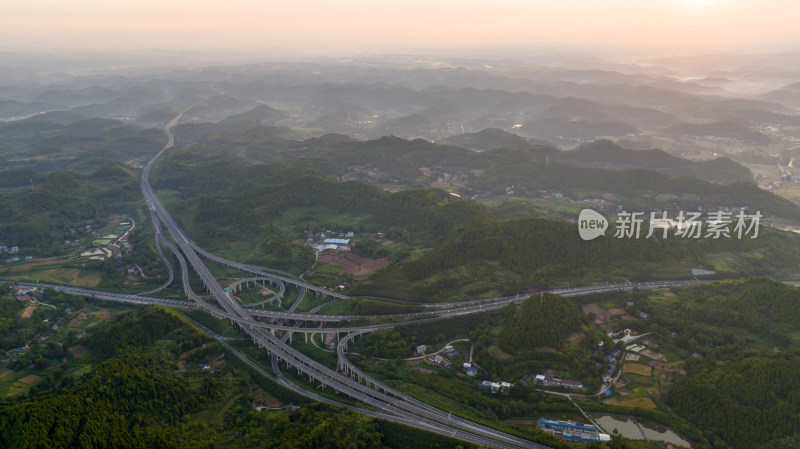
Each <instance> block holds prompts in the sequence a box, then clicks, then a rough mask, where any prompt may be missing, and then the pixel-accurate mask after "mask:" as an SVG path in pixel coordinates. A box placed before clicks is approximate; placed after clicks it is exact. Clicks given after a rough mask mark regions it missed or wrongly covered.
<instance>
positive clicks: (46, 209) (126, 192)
mask: <svg viewBox="0 0 800 449" xmlns="http://www.w3.org/2000/svg"><path fill="white" fill-rule="evenodd" d="M6 173H7V172H5V171H0V178H3V177H4V175H5V174H6ZM8 174H9V177H10V178H12V179H18V180H22V179H24V178H27V177H30V178H28V179H27V180H26V181H24V184H25V186H26V187H27V188H25V189H24V190H22V191H20V192H17V193H14V194H10V195H7V196H2V197H0V239H2V243H3V244H13V245H19V246H24V247H38V248H42V249H46V250H50V249H51V247H53V246H54V245H60V243H61V242H62V241H63V240H64V238H69V236H70V232H69V231H70V228H74V227H76V226H77V224H78V223H82V222H87V221H97V220H100V219H105V217H106V215H107V214H108V213H109V212H112V211H113V212H116V213H123V212H126V211H130V210H131V208H132V205H133V203H135V202H137V201H140V198H141V191H139V187H138V177H137V175H136V173H135V172H133V171H131V170H129V169H127V168H125V167H122V166H120V165H116V164H114V165H105V166H103V167H101V168H99V169H97V170H96V171H95V172H94V173H91V174H89V175H83V174H78V173H75V172H71V171H57V172H53V173H50V174H44V173H42V172H38V171H33V170H10V171H9V172H8ZM59 247H60V246H59Z"/></svg>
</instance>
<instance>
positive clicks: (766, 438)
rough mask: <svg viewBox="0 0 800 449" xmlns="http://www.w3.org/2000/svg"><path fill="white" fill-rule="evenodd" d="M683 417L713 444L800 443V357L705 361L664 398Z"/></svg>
mask: <svg viewBox="0 0 800 449" xmlns="http://www.w3.org/2000/svg"><path fill="white" fill-rule="evenodd" d="M665 399H666V401H667V403H668V404H670V405H671V406H672V407H674V408H675V409H677V411H678V412H679V413H681V414H682V415H683V416H684V417H686V418H688V419H689V420H691V421H692V422H693V423H696V424H697V425H698V426H700V427H702V428H705V429H707V430H706V433H707V434H708V435H713V436H714V437H713V438H709V439H710V440H711V441H712V444H713V446H714V447H715V448H728V447H730V448H737V449H759V448H769V449H794V448H797V447H800V446H798V445H800V420H798V419H797V416H798V414H800V360H798V359H797V355H796V354H795V355H793V356H763V357H751V358H746V359H743V360H740V361H737V362H735V363H731V364H727V365H725V366H723V367H715V366H713V362H712V363H708V364H707V365H706V367H705V368H704V369H699V370H696V371H694V372H693V373H692V374H691V375H689V376H687V377H686V378H683V379H681V380H680V381H678V382H677V383H676V384H675V385H673V386H672V387H671V388H670V390H669V392H668V394H667V395H666V397H665Z"/></svg>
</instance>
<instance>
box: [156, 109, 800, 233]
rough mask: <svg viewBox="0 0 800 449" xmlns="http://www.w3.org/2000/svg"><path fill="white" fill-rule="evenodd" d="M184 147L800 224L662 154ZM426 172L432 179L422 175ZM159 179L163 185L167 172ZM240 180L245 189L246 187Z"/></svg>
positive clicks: (285, 144) (371, 175)
mask: <svg viewBox="0 0 800 449" xmlns="http://www.w3.org/2000/svg"><path fill="white" fill-rule="evenodd" d="M184 126H187V127H188V126H190V125H184ZM192 126H194V125H192ZM212 129H213V127H212ZM189 134H192V133H189ZM194 134H197V132H195V133H194ZM186 142H187V143H189V142H200V143H198V144H196V145H191V146H188V147H187V148H185V149H183V150H182V153H181V154H178V155H176V156H175V159H173V160H172V161H171V162H170V164H169V165H170V166H177V168H178V169H180V168H181V167H180V165H181V164H183V165H184V166H185V165H187V164H188V165H192V166H202V165H208V164H209V162H210V161H214V160H218V159H220V158H223V159H227V160H234V161H238V164H237V163H234V164H233V166H232V167H227V168H228V171H229V172H238V173H242V172H244V171H245V169H244V167H246V166H248V165H250V164H252V163H253V162H256V163H275V162H281V163H283V164H288V165H292V166H294V167H298V168H310V169H313V170H317V171H319V172H323V173H327V174H329V175H334V176H336V177H350V178H351V179H359V180H363V181H366V182H370V183H377V184H380V185H398V186H403V187H406V188H408V187H412V188H413V187H427V186H429V185H430V183H431V182H432V181H435V180H436V176H439V175H440V174H441V173H450V174H458V175H463V176H466V177H467V184H466V187H464V188H463V189H461V188H458V189H456V191H457V192H458V193H461V194H464V195H470V196H472V195H474V194H491V195H505V194H506V193H507V192H508V188H509V187H511V186H513V188H514V189H513V190H514V192H515V194H516V195H517V196H522V197H539V196H540V195H541V193H542V191H546V192H560V193H563V194H565V195H568V196H569V197H571V198H573V199H575V200H579V199H584V198H598V197H601V196H603V195H605V196H608V195H611V196H612V197H613V198H614V202H618V203H620V204H624V205H625V207H627V208H628V209H630V210H652V209H654V208H660V209H663V210H679V209H685V210H695V209H697V207H698V206H702V207H703V208H705V209H710V208H716V207H720V206H728V207H742V206H749V207H751V208H754V207H758V208H759V209H760V210H761V211H762V212H763V213H765V214H766V215H768V216H778V217H782V218H786V219H791V220H795V221H797V220H800V207H798V206H797V205H795V204H793V203H792V202H791V201H788V200H786V199H783V198H781V197H779V196H777V195H775V194H773V193H771V192H767V191H764V190H762V189H759V188H758V187H757V186H756V185H755V184H754V183H752V182H751V178H750V174H749V171H748V170H747V169H746V168H744V167H742V166H741V165H739V164H738V163H736V162H733V161H731V160H729V159H717V160H712V161H699V162H697V161H687V160H685V159H680V158H677V157H674V156H671V155H669V154H667V153H665V152H663V151H633V150H625V149H623V148H620V147H619V146H617V145H616V144H614V143H612V142H609V141H597V142H592V143H588V144H586V145H584V146H583V147H581V148H579V149H578V150H577V151H571V152H561V151H559V150H557V149H555V148H553V147H550V146H546V145H537V144H529V145H513V146H511V147H503V148H496V149H492V150H489V151H483V152H476V151H471V150H467V149H464V148H460V147H457V146H453V145H440V144H434V143H431V142H428V141H425V140H422V139H415V140H405V139H401V138H397V137H391V136H390V137H382V138H380V139H377V140H372V141H366V142H360V141H354V140H352V139H348V138H346V137H343V136H323V137H321V138H315V139H309V140H306V141H301V142H298V141H294V140H290V139H287V138H282V137H281V135H280V133H279V134H271V133H270V132H269V131H268V130H265V129H249V130H237V131H212V130H206V131H205V133H202V132H201V133H200V136H199V137H197V138H195V139H191V138H188V139H187V140H186ZM211 148H213V149H214V150H211ZM223 154H224V155H225V156H221V155H223ZM195 161H196V162H195ZM236 165H240V167H236ZM422 167H425V168H428V169H430V170H431V173H432V175H430V176H426V175H424V174H423V173H422V172H421V168H422ZM609 167H613V168H614V169H610V168H609ZM248 170H250V169H249V168H248ZM179 171H180V170H179ZM162 173H163V174H164V175H165V177H167V176H166V175H168V174H169V170H167V169H164V171H163V172H162ZM216 174H218V173H216ZM231 174H232V173H230V174H228V175H227V176H230V175H231ZM223 176H226V175H223ZM206 179H207V178H206ZM245 179H246V180H245V183H246V184H249V183H250V182H251V181H250V180H249V179H247V178H245ZM213 182H216V181H213ZM213 193H215V194H219V193H224V192H213ZM666 194H668V195H666Z"/></svg>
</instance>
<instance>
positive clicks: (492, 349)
mask: <svg viewBox="0 0 800 449" xmlns="http://www.w3.org/2000/svg"><path fill="white" fill-rule="evenodd" d="M488 351H489V355H490V356H492V357H494V358H495V359H497V360H508V359H510V358H512V357H513V356H512V355H511V354H509V353H507V352H505V351H503V350H502V349H500V347H499V346H497V345H491V346H489V348H488Z"/></svg>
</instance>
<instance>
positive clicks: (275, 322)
mask: <svg viewBox="0 0 800 449" xmlns="http://www.w3.org/2000/svg"><path fill="white" fill-rule="evenodd" d="M182 115H183V114H182V113H181V114H179V115H178V116H176V117H175V118H173V119H172V120H171V121H170V122H169V123H168V124H167V125H166V126H165V128H164V131H165V132H166V134H167V136H168V142H167V144H166V145H165V146H164V148H163V149H162V150H161V151H160V152H159V153H158V154H156V155H155V156H154V157H153V158H152V159H151V160H150V161H149V162H148V163H147V165H146V166H145V167H144V169H143V170H142V175H141V188H142V193H143V195H144V198H145V200H146V202H147V207H148V209H149V210H150V213H151V215H152V221H153V227H154V231H155V236H156V237H155V238H156V248H157V249H158V252H159V254H160V255H161V257H162V259H163V260H164V262H165V263H166V265H167V266H168V269H169V273H168V280H167V282H166V283H165V284H163V285H162V286H160V287H159V288H156V289H154V290H151V291H148V292H145V293H143V294H139V295H137V294H123V293H113V292H103V291H98V290H91V289H85V288H79V287H66V286H60V285H46V284H36V285H37V286H40V287H41V286H45V287H51V288H55V289H57V290H60V291H63V292H65V293H70V294H76V295H83V296H87V297H95V298H99V299H104V300H110V301H121V302H128V303H135V304H159V305H162V306H167V307H175V308H189V309H201V310H204V311H207V312H209V313H211V314H212V315H214V316H215V317H218V318H225V319H229V320H231V322H232V323H236V324H237V325H238V326H239V327H240V328H241V329H242V330H243V331H244V332H245V333H246V334H247V335H248V336H249V337H250V338H251V339H252V340H253V342H254V343H255V344H257V345H258V346H259V347H261V348H263V349H265V350H266V351H267V352H268V354H270V356H271V360H272V370H273V371H274V373H275V375H272V374H270V373H268V372H266V371H265V370H264V369H262V368H261V367H260V366H258V365H257V364H256V363H255V362H253V361H252V360H250V359H248V358H247V357H246V356H244V355H243V354H241V353H240V352H239V351H237V350H236V349H235V348H233V347H231V346H230V345H229V344H228V343H227V342H226V341H225V339H224V338H223V337H221V336H219V335H217V334H215V333H214V332H213V331H211V330H210V329H208V328H207V327H205V326H203V325H201V324H199V323H198V326H199V327H200V328H201V329H203V330H204V331H205V332H207V333H208V334H209V335H211V336H212V337H214V338H215V339H217V340H218V341H219V342H220V344H222V345H223V346H225V347H226V348H227V349H228V350H229V351H231V353H233V354H234V355H236V356H237V357H239V358H241V359H242V360H244V362H245V363H247V364H249V365H250V366H251V367H253V369H255V370H257V371H258V372H259V373H261V374H263V375H265V376H267V377H269V378H270V379H272V380H273V381H275V382H277V383H279V384H281V385H283V386H285V387H287V388H289V389H291V390H293V391H296V392H297V393H300V394H302V395H304V396H307V397H309V398H311V399H314V400H317V401H320V402H325V403H329V404H332V405H336V406H342V407H347V408H349V409H352V410H355V411H357V412H359V413H364V414H366V415H370V416H373V417H376V418H380V419H386V420H389V421H393V422H398V423H402V424H405V425H409V426H412V427H415V428H419V429H423V430H426V431H430V432H434V433H437V434H441V435H446V436H449V437H453V438H457V439H460V440H463V441H467V442H470V443H473V444H477V445H481V446H489V447H498V448H520V447H522V448H546V447H547V446H543V445H541V444H537V443H534V442H532V441H528V440H525V439H523V438H520V437H517V436H514V435H510V434H507V433H505V432H501V431H498V430H495V429H492V428H490V427H487V426H484V425H481V424H478V423H475V422H472V421H469V420H466V419H464V418H461V417H458V416H455V415H452V414H451V413H449V412H445V411H443V410H439V409H437V408H435V407H433V406H430V405H428V404H426V403H424V402H422V401H420V400H418V399H415V398H413V397H411V396H409V395H406V394H404V393H402V392H400V391H397V390H395V389H393V388H391V387H389V386H387V385H385V384H383V383H382V382H381V381H379V380H378V379H375V378H373V377H371V376H369V375H368V374H366V373H364V372H363V371H361V370H360V369H359V368H358V367H356V366H355V365H354V364H353V363H352V362H350V361H349V360H348V359H347V357H346V353H345V349H346V346H347V344H348V343H349V342H351V341H352V340H353V339H355V338H356V337H358V336H360V335H363V334H365V333H368V332H372V331H375V330H378V329H382V328H387V327H393V326H398V325H402V324H408V323H415V322H424V321H431V320H437V319H441V318H446V317H452V316H457V315H463V314H469V313H480V312H485V311H488V310H493V309H498V308H502V307H505V306H506V305H508V304H511V303H518V302H521V301H524V300H525V299H527V298H529V297H530V295H527V294H526V295H515V296H510V297H501V298H489V299H480V300H474V301H467V302H460V303H447V304H442V303H439V304H436V303H432V304H423V305H422V306H423V307H424V308H425V309H427V310H425V311H422V312H416V313H406V314H392V315H373V316H364V315H358V316H355V315H324V314H318V313H316V312H317V310H318V309H319V307H317V308H316V309H315V310H311V311H309V312H306V313H298V312H295V309H296V307H297V305H298V304H299V303H300V302H301V300H302V299H303V296H304V295H305V294H309V293H314V294H317V295H324V296H326V297H330V298H333V299H334V300H340V299H349V297H348V296H347V295H344V294H342V293H339V292H334V291H331V290H327V289H325V288H322V287H319V286H316V285H313V284H310V283H307V282H305V281H302V280H300V279H298V278H296V277H294V276H292V275H291V274H290V273H285V272H281V271H277V270H270V269H265V268H262V267H256V266H253V265H248V264H243V263H238V262H234V261H230V260H227V259H224V258H221V257H218V256H216V255H213V254H211V253H208V252H207V251H205V250H203V249H202V248H200V247H198V246H197V245H196V244H195V243H194V242H193V241H192V240H191V239H190V238H189V237H188V236H187V235H186V234H185V232H184V231H183V230H182V229H181V228H180V226H178V224H177V223H176V222H175V221H174V220H173V218H172V217H171V216H170V214H169V213H168V212H167V211H166V209H165V208H164V207H163V205H162V204H161V202H160V201H159V200H158V198H157V197H156V195H155V193H154V191H153V189H152V187H151V185H150V179H149V178H150V171H151V169H152V167H153V164H154V163H155V161H156V160H157V159H158V158H159V157H160V156H161V155H162V154H163V153H164V152H165V151H167V150H168V149H170V148H172V147H173V145H174V135H173V133H172V131H171V128H172V127H173V126H175V125H176V124H177V123H178V122H179V121H180V119H181V117H182ZM170 237H171V238H170ZM162 243H163V244H164V245H165V246H167V248H168V249H169V250H170V251H171V252H172V253H173V254H174V255H175V257H176V259H177V261H178V264H179V265H180V270H179V271H180V273H181V281H182V284H183V289H184V292H185V294H186V296H187V297H188V298H189V300H188V301H187V300H178V299H165V298H158V297H154V296H152V295H155V294H156V293H158V292H159V291H161V290H163V289H164V288H166V287H167V286H168V285H170V284H171V283H172V282H173V281H174V280H175V270H174V269H173V267H172V265H171V263H170V262H169V260H168V258H167V257H166V256H165V255H164V253H163V250H162V247H161V244H162ZM203 258H205V259H207V260H209V261H212V262H215V263H219V264H223V265H226V266H229V267H233V268H236V269H238V270H241V271H244V272H246V273H249V274H250V275H251V276H249V277H248V279H246V280H244V282H246V281H249V282H255V281H256V280H258V281H260V282H270V283H273V284H275V285H276V286H277V287H278V289H279V291H278V293H277V294H276V295H275V298H278V297H281V296H282V295H283V293H284V291H285V288H286V285H293V286H295V287H296V288H297V289H298V291H299V293H300V294H299V297H298V298H297V300H295V302H294V303H293V304H292V306H291V308H290V309H289V310H288V311H274V310H261V309H258V308H257V307H252V305H244V304H242V303H240V302H239V301H238V300H237V299H236V298H235V297H234V296H233V291H231V290H234V289H235V287H236V286H234V288H231V289H230V290H229V289H227V288H223V287H222V286H221V285H220V284H219V282H218V281H217V279H216V278H215V277H214V276H213V275H212V274H211V272H210V271H209V269H208V268H207V267H206V265H205V264H204V263H203ZM190 268H191V269H192V270H194V272H195V273H196V274H197V275H198V276H199V278H200V281H201V282H202V284H203V285H204V287H205V289H206V290H207V293H208V294H207V295H206V296H210V297H211V298H213V301H214V302H210V301H207V300H206V299H204V298H202V297H201V296H200V295H198V294H197V293H196V292H195V291H194V290H193V288H192V286H191V285H190V282H189V269H190ZM240 282H242V281H240ZM701 282H704V281H672V282H651V283H630V282H627V283H621V284H609V285H601V286H593V287H580V288H571V289H558V290H551V291H550V292H551V293H556V294H559V295H562V296H578V295H588V294H594V293H601V292H607V291H619V290H630V289H633V288H635V287H638V288H645V289H646V288H662V287H670V286H685V285H690V284H695V283H701ZM26 285H33V284H26ZM535 294H536V295H538V294H539V293H538V292H537V293H535ZM146 295H150V296H146ZM275 298H270V299H275ZM356 320H359V321H356ZM398 320H403V321H398ZM353 321H356V322H357V323H362V322H363V321H368V322H369V324H350V323H349V322H353ZM376 321H385V322H380V323H376ZM323 323H324V324H332V323H340V324H337V325H336V326H341V327H336V326H332V327H331V326H327V325H326V326H325V327H321V326H322V324H323ZM276 331H281V332H282V334H281V336H280V337H278V336H276V335H275V332H276ZM294 333H303V334H305V336H306V338H307V337H308V334H313V333H328V334H336V336H337V338H339V337H340V336H342V335H343V337H342V338H339V343H338V345H337V355H338V359H339V362H338V364H339V367H338V368H339V369H338V370H332V369H330V368H328V367H327V366H325V365H323V364H321V363H319V362H317V361H315V360H314V359H312V358H311V357H309V356H307V355H305V354H303V353H301V352H300V351H298V350H297V349H295V348H294V347H292V346H291V345H290V344H289V343H287V340H289V341H290V340H291V336H292V334H294ZM281 362H283V364H284V365H285V366H287V367H289V368H290V369H294V370H296V371H297V373H298V374H299V375H303V376H305V377H308V379H309V381H310V382H311V383H318V384H320V385H321V386H322V387H323V388H331V389H332V390H333V391H335V392H336V393H339V394H343V395H346V396H348V397H350V398H352V399H355V400H357V401H358V402H360V403H363V404H366V405H367V406H370V407H371V408H370V409H365V408H361V407H356V406H352V405H347V404H342V403H340V402H338V401H335V400H332V399H329V398H327V397H323V396H320V395H318V394H316V393H314V392H311V391H308V390H306V389H304V388H301V387H300V386H298V385H296V384H294V383H293V382H292V381H291V380H290V379H289V378H287V377H286V376H285V375H284V374H283V373H282V372H281Z"/></svg>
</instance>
